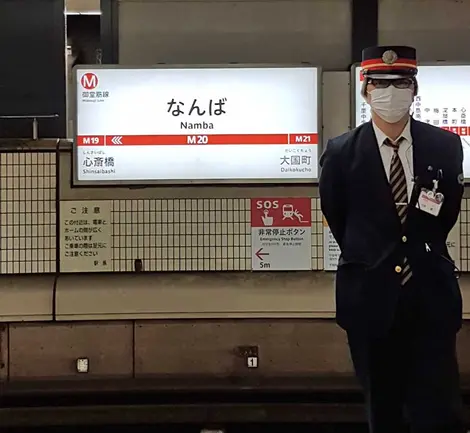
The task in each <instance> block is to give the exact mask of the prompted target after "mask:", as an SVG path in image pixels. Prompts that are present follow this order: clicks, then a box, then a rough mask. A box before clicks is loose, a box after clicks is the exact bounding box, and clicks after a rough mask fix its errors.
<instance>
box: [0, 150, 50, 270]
mask: <svg viewBox="0 0 470 433" xmlns="http://www.w3.org/2000/svg"><path fill="white" fill-rule="evenodd" d="M56 251H57V245H56V154H55V152H15V153H6V152H0V273H1V274H29V273H49V272H55V271H56Z"/></svg>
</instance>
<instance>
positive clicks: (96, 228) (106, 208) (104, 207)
mask: <svg viewBox="0 0 470 433" xmlns="http://www.w3.org/2000/svg"><path fill="white" fill-rule="evenodd" d="M111 243H112V230H111V201H109V200H106V201H61V202H60V270H61V272H103V271H111V270H112V263H111V259H112V245H111Z"/></svg>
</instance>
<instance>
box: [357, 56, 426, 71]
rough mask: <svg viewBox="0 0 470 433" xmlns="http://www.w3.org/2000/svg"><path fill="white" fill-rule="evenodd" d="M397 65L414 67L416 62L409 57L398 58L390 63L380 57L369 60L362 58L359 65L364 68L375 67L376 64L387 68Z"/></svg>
mask: <svg viewBox="0 0 470 433" xmlns="http://www.w3.org/2000/svg"><path fill="white" fill-rule="evenodd" d="M397 65H399V68H404V67H405V68H413V67H414V68H416V67H417V65H418V62H417V61H416V60H410V59H401V58H398V59H397V60H395V61H394V62H393V63H392V64H388V63H385V62H384V61H383V60H382V59H370V60H364V61H363V62H362V63H361V66H362V67H363V68H366V69H371V68H373V69H376V67H377V66H386V67H387V68H395V69H396V66H397Z"/></svg>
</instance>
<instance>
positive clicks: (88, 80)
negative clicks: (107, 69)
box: [80, 72, 98, 90]
mask: <svg viewBox="0 0 470 433" xmlns="http://www.w3.org/2000/svg"><path fill="white" fill-rule="evenodd" d="M80 82H81V83H82V87H83V88H84V89H87V90H93V89H95V88H96V87H98V77H97V76H96V75H95V74H92V73H91V72H88V73H87V74H83V75H82V78H81V80H80Z"/></svg>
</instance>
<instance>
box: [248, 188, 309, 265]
mask: <svg viewBox="0 0 470 433" xmlns="http://www.w3.org/2000/svg"><path fill="white" fill-rule="evenodd" d="M311 202H312V201H311V199H310V198H308V197H305V198H254V199H252V200H251V251H252V269H253V270H255V271H301V270H311V269H312V210H311Z"/></svg>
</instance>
